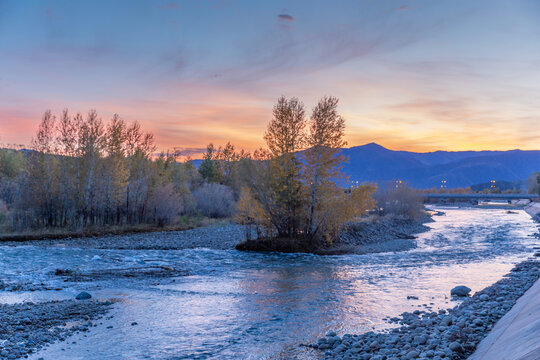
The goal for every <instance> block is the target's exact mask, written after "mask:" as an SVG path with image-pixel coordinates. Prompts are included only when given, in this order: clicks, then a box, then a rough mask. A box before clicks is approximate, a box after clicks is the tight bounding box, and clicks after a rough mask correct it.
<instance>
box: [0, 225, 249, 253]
mask: <svg viewBox="0 0 540 360" xmlns="http://www.w3.org/2000/svg"><path fill="white" fill-rule="evenodd" d="M244 238H245V229H244V227H243V226H241V225H236V224H232V223H229V224H216V225H210V226H205V227H200V228H196V229H190V230H181V231H163V232H148V233H137V234H126V235H108V236H99V237H82V238H65V239H43V240H29V241H25V242H24V243H21V242H13V241H6V242H3V243H2V245H8V246H20V245H36V246H62V247H77V248H95V249H128V250H181V249H193V248H209V249H218V250H228V249H234V247H235V246H236V244H238V243H239V242H241V241H242V240H244Z"/></svg>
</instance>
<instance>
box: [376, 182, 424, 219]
mask: <svg viewBox="0 0 540 360" xmlns="http://www.w3.org/2000/svg"><path fill="white" fill-rule="evenodd" d="M375 199H376V201H377V204H378V206H379V209H381V211H382V213H383V214H384V215H387V214H391V215H396V216H401V217H404V218H407V219H415V220H417V219H419V218H420V217H421V216H422V210H423V202H422V195H421V194H420V193H419V192H418V191H416V190H415V189H412V188H410V187H409V186H408V185H407V184H399V185H389V186H387V187H386V188H384V189H380V190H379V191H378V192H377V194H376V195H375Z"/></svg>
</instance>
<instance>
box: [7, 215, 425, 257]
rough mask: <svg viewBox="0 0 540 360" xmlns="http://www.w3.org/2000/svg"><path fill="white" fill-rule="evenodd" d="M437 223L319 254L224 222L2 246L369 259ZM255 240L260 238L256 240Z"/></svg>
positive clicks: (399, 227)
mask: <svg viewBox="0 0 540 360" xmlns="http://www.w3.org/2000/svg"><path fill="white" fill-rule="evenodd" d="M430 221H432V220H431V218H430V217H429V216H428V215H426V216H425V217H423V218H422V219H421V220H418V221H414V220H408V219H402V218H399V217H390V216H385V217H378V216H373V217H369V218H364V219H361V220H360V221H359V222H357V223H354V224H351V225H349V226H348V227H347V229H346V230H345V231H343V233H342V234H341V236H340V238H339V240H338V241H336V242H335V243H334V244H331V245H328V244H323V245H322V246H318V247H317V248H316V250H312V248H307V247H306V248H299V247H298V246H297V245H295V244H293V245H294V246H291V243H290V241H283V242H279V241H276V240H275V239H270V240H268V241H264V240H263V241H261V240H251V241H250V242H247V245H248V246H246V242H245V241H244V239H245V228H244V227H243V226H241V225H237V224H234V223H231V222H227V221H222V222H217V223H214V224H211V225H208V226H202V227H197V228H194V229H189V230H175V231H155V232H140V233H128V234H121V235H115V234H109V235H105V236H91V237H90V236H88V237H74V238H70V237H60V238H44V239H39V240H26V241H19V240H15V241H2V242H0V244H1V245H7V246H19V245H22V244H24V245H34V246H45V247H51V246H52V247H66V248H93V249H118V250H182V249H194V248H208V249H216V250H230V249H234V248H236V249H239V250H256V251H257V250H262V251H281V252H313V253H316V254H319V255H335V254H368V253H378V252H394V251H406V250H410V249H413V248H414V247H416V242H415V241H414V238H415V237H414V234H418V233H421V232H424V231H427V230H429V228H428V227H427V226H426V225H424V224H425V223H426V222H430ZM253 236H255V234H253ZM242 244H244V245H242Z"/></svg>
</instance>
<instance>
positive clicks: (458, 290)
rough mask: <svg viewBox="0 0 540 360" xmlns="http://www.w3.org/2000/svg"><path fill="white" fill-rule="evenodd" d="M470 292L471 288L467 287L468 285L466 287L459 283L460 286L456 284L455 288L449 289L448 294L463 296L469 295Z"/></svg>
mask: <svg viewBox="0 0 540 360" xmlns="http://www.w3.org/2000/svg"><path fill="white" fill-rule="evenodd" d="M470 292H471V289H469V288H468V287H466V286H464V285H460V286H456V287H455V288H453V289H452V290H451V291H450V294H451V295H452V296H459V297H464V296H469V293H470Z"/></svg>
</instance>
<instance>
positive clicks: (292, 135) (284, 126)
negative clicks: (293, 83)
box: [263, 97, 306, 238]
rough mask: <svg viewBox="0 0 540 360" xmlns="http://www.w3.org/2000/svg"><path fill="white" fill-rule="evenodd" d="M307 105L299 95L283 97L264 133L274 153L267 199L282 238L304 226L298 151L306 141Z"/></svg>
mask: <svg viewBox="0 0 540 360" xmlns="http://www.w3.org/2000/svg"><path fill="white" fill-rule="evenodd" d="M305 127H306V118H305V110H304V104H302V103H301V102H300V101H299V100H298V99H297V98H291V99H289V100H287V99H286V98H285V97H280V98H279V99H278V102H277V104H276V105H275V106H274V110H273V118H272V120H271V121H270V123H269V124H268V128H267V130H266V133H265V135H264V139H265V140H266V144H267V146H268V149H269V152H270V154H271V159H270V161H269V163H268V165H269V169H268V170H269V174H268V180H270V183H269V188H268V190H269V191H270V194H267V196H266V198H267V201H265V202H263V203H265V206H266V211H267V212H268V213H269V215H270V218H271V219H272V223H273V225H274V227H275V228H276V231H277V234H278V236H279V237H287V238H295V237H297V236H298V235H299V231H300V229H301V226H300V218H301V217H302V214H301V211H302V205H303V203H304V201H305V199H304V197H303V194H302V190H303V186H302V176H301V164H300V161H299V159H298V157H297V154H296V152H297V151H298V150H301V149H302V147H303V146H304V144H305V133H304V131H305Z"/></svg>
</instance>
